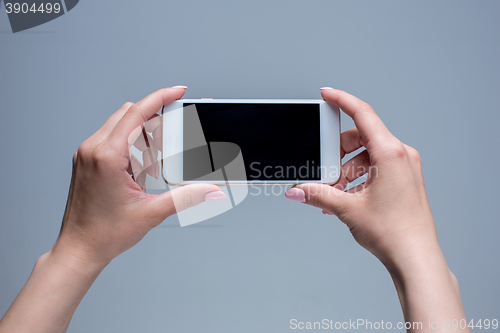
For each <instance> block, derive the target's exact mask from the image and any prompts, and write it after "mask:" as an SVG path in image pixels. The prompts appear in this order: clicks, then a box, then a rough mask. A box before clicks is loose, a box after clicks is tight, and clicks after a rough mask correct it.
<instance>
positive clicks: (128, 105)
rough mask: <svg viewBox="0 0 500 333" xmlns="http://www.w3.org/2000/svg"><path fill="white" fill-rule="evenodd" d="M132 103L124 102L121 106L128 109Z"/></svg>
mask: <svg viewBox="0 0 500 333" xmlns="http://www.w3.org/2000/svg"><path fill="white" fill-rule="evenodd" d="M132 105H134V103H132V102H127V103H125V104H123V105H122V108H124V109H129V108H130V107H131V106H132Z"/></svg>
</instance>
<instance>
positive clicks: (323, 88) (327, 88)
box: [319, 87, 333, 90]
mask: <svg viewBox="0 0 500 333" xmlns="http://www.w3.org/2000/svg"><path fill="white" fill-rule="evenodd" d="M319 89H320V90H329V89H333V88H332V87H322V88H319Z"/></svg>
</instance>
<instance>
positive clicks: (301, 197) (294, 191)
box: [285, 187, 306, 202]
mask: <svg viewBox="0 0 500 333" xmlns="http://www.w3.org/2000/svg"><path fill="white" fill-rule="evenodd" d="M285 196H286V197H287V199H290V200H294V201H298V202H306V194H305V192H304V191H303V190H301V189H300V188H296V187H291V188H289V189H288V190H286V192H285Z"/></svg>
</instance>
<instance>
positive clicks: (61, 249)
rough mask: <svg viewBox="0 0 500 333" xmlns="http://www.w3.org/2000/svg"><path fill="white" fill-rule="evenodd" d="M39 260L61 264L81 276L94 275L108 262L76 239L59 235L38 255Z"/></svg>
mask: <svg viewBox="0 0 500 333" xmlns="http://www.w3.org/2000/svg"><path fill="white" fill-rule="evenodd" d="M39 260H41V261H46V262H50V263H52V264H57V265H59V266H63V267H65V268H67V269H69V270H71V271H74V272H77V273H79V274H82V275H83V276H91V277H92V276H95V277H97V275H99V274H100V272H101V271H102V270H103V269H104V268H105V267H106V266H107V265H108V264H109V262H110V261H111V260H108V259H106V258H104V257H102V256H99V255H97V254H95V253H92V251H89V250H88V249H87V248H86V246H84V245H83V244H80V243H79V242H77V241H71V240H68V239H65V238H64V237H62V236H59V238H58V239H57V241H56V242H55V244H54V246H53V247H52V249H50V251H49V252H47V253H45V254H44V255H43V256H42V257H40V259H39Z"/></svg>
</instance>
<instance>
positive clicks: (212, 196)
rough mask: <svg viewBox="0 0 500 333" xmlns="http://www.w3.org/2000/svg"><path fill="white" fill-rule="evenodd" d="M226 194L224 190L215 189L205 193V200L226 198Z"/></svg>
mask: <svg viewBox="0 0 500 333" xmlns="http://www.w3.org/2000/svg"><path fill="white" fill-rule="evenodd" d="M226 198H227V197H226V194H225V193H224V192H222V191H214V192H209V193H207V194H205V201H217V200H224V199H226Z"/></svg>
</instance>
